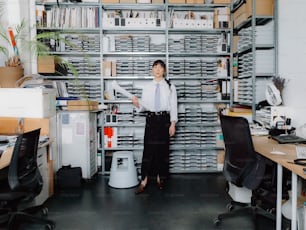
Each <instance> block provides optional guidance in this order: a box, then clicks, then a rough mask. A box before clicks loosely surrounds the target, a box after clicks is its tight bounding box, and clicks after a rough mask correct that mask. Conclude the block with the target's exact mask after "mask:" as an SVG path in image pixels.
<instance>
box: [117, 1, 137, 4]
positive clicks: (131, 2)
mask: <svg viewBox="0 0 306 230" xmlns="http://www.w3.org/2000/svg"><path fill="white" fill-rule="evenodd" d="M120 3H122V4H126V3H127V4H134V3H136V0H120Z"/></svg>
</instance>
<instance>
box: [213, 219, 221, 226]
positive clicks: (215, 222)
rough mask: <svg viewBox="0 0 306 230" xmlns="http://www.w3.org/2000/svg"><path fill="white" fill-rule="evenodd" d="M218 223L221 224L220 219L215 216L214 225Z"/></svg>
mask: <svg viewBox="0 0 306 230" xmlns="http://www.w3.org/2000/svg"><path fill="white" fill-rule="evenodd" d="M220 224H221V219H220V218H218V217H217V218H216V219H215V220H214V225H215V226H219V225H220Z"/></svg>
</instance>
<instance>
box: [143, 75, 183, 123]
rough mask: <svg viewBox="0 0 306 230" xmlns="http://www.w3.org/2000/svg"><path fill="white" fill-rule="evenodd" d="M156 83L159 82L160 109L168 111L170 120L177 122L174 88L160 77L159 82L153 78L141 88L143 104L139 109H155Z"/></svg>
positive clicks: (153, 110) (152, 110) (151, 110)
mask: <svg viewBox="0 0 306 230" xmlns="http://www.w3.org/2000/svg"><path fill="white" fill-rule="evenodd" d="M156 84H160V111H168V112H170V121H171V122H172V121H173V122H177V93H176V88H175V86H174V85H173V84H171V88H170V87H169V84H168V83H167V82H166V81H165V79H162V80H161V81H160V82H157V81H155V80H154V79H153V80H152V81H150V82H149V83H148V84H146V85H145V86H144V88H143V90H142V98H141V100H142V103H143V105H144V106H142V107H141V108H140V111H150V112H156V111H155V102H154V99H155V88H156Z"/></svg>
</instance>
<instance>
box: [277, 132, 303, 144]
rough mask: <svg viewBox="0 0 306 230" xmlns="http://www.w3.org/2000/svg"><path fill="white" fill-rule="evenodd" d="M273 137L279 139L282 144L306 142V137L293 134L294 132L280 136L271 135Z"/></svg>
mask: <svg viewBox="0 0 306 230" xmlns="http://www.w3.org/2000/svg"><path fill="white" fill-rule="evenodd" d="M271 137H272V139H274V140H276V141H278V143H280V144H289V143H306V139H304V138H302V137H299V136H296V135H293V134H286V135H278V136H271Z"/></svg>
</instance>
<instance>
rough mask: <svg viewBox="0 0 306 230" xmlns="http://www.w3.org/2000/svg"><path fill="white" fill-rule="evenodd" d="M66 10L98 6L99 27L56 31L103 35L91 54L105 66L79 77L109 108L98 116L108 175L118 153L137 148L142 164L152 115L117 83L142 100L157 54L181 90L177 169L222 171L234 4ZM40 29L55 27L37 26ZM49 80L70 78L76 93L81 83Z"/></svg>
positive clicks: (174, 153) (174, 145)
mask: <svg viewBox="0 0 306 230" xmlns="http://www.w3.org/2000/svg"><path fill="white" fill-rule="evenodd" d="M43 5H44V6H45V7H56V4H51V3H44V4H43ZM60 7H93V8H99V10H97V11H96V12H99V20H98V22H99V23H98V24H97V27H95V28H90V29H89V28H73V29H70V28H69V29H68V28H67V29H65V28H54V29H56V30H59V31H61V33H62V34H66V33H69V34H72V35H73V36H76V37H78V36H81V34H83V32H85V33H86V36H91V35H92V36H94V37H95V38H97V39H98V38H99V41H100V42H99V43H98V44H95V43H90V44H89V47H90V49H89V50H86V52H85V53H86V54H88V55H87V56H88V57H89V58H90V59H92V60H94V61H93V62H94V63H95V64H96V65H98V64H97V63H99V67H98V66H96V67H95V70H96V72H91V71H80V70H78V71H80V73H82V74H80V75H79V76H78V81H81V80H82V81H83V80H84V82H86V83H87V84H92V85H94V86H95V87H93V88H91V87H87V88H88V91H86V92H87V95H88V97H90V98H99V101H100V102H101V103H104V104H105V105H107V106H108V109H107V110H105V112H104V113H103V114H100V115H99V119H98V127H100V138H99V139H100V148H99V150H100V151H101V161H102V163H101V166H102V173H103V174H108V173H109V169H110V162H111V157H112V153H113V152H114V151H120V150H128V151H133V153H134V156H135V158H136V162H137V163H138V165H140V164H141V158H142V150H143V135H144V124H145V114H141V113H137V112H136V111H135V108H134V107H133V105H132V104H131V102H130V101H129V100H128V99H126V98H125V97H124V96H122V95H121V94H118V93H116V92H114V91H113V89H112V84H111V83H112V81H113V80H116V81H117V82H118V83H119V85H121V86H122V87H124V88H125V89H127V90H128V91H129V92H131V93H132V94H135V95H137V96H138V97H140V96H141V91H142V87H143V85H144V84H146V82H148V81H150V80H152V76H151V68H152V64H153V62H154V61H155V60H156V59H162V60H164V61H165V62H166V64H167V67H168V76H167V77H168V78H169V79H170V80H171V82H172V83H173V84H175V86H176V88H177V93H178V103H179V104H178V112H179V122H178V124H177V133H176V135H175V137H174V138H173V139H171V143H170V149H171V153H170V172H171V173H195V172H215V171H219V170H220V169H218V161H217V155H218V151H219V150H221V149H222V148H221V147H222V146H220V145H219V137H220V133H221V130H220V125H219V121H218V116H217V107H218V106H219V105H220V104H221V105H223V106H224V105H229V104H230V103H231V98H232V92H231V90H230V89H231V84H232V74H231V73H232V71H231V66H232V57H233V56H232V51H231V48H230V43H231V41H230V39H231V38H232V29H231V28H229V26H228V25H229V24H230V4H168V3H165V4H103V3H95V4H94V3H91V4H89V3H86V4H85V3H79V4H70V3H61V4H60ZM221 14H222V16H221ZM219 18H220V19H219ZM224 18H225V19H224ZM41 29H43V30H47V29H53V28H38V31H39V30H41ZM78 44H79V39H77V43H76V45H78ZM82 51H84V49H82ZM98 51H99V52H98ZM57 54H60V55H61V56H63V57H66V56H67V57H69V56H72V57H71V58H76V57H78V55H79V56H82V55H83V54H84V52H80V53H78V52H76V51H75V50H69V51H67V49H65V51H64V52H60V53H57ZM82 57H83V56H82ZM79 60H81V58H80V59H79ZM83 60H85V59H83ZM83 60H82V61H83ZM76 63H77V62H76ZM76 66H78V65H76ZM48 78H49V79H53V80H61V81H62V80H65V81H67V84H68V91H69V92H70V93H71V92H72V95H74V96H76V95H77V93H76V92H75V91H76V89H78V87H73V86H70V85H69V83H70V82H72V81H71V80H72V79H74V76H71V75H69V74H68V76H67V77H66V76H61V77H58V76H48ZM70 84H71V83H70ZM81 85H85V83H84V84H81ZM83 91H84V90H83ZM97 91H99V92H100V95H99V94H98V92H97ZM91 92H96V94H94V96H92V94H91Z"/></svg>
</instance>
